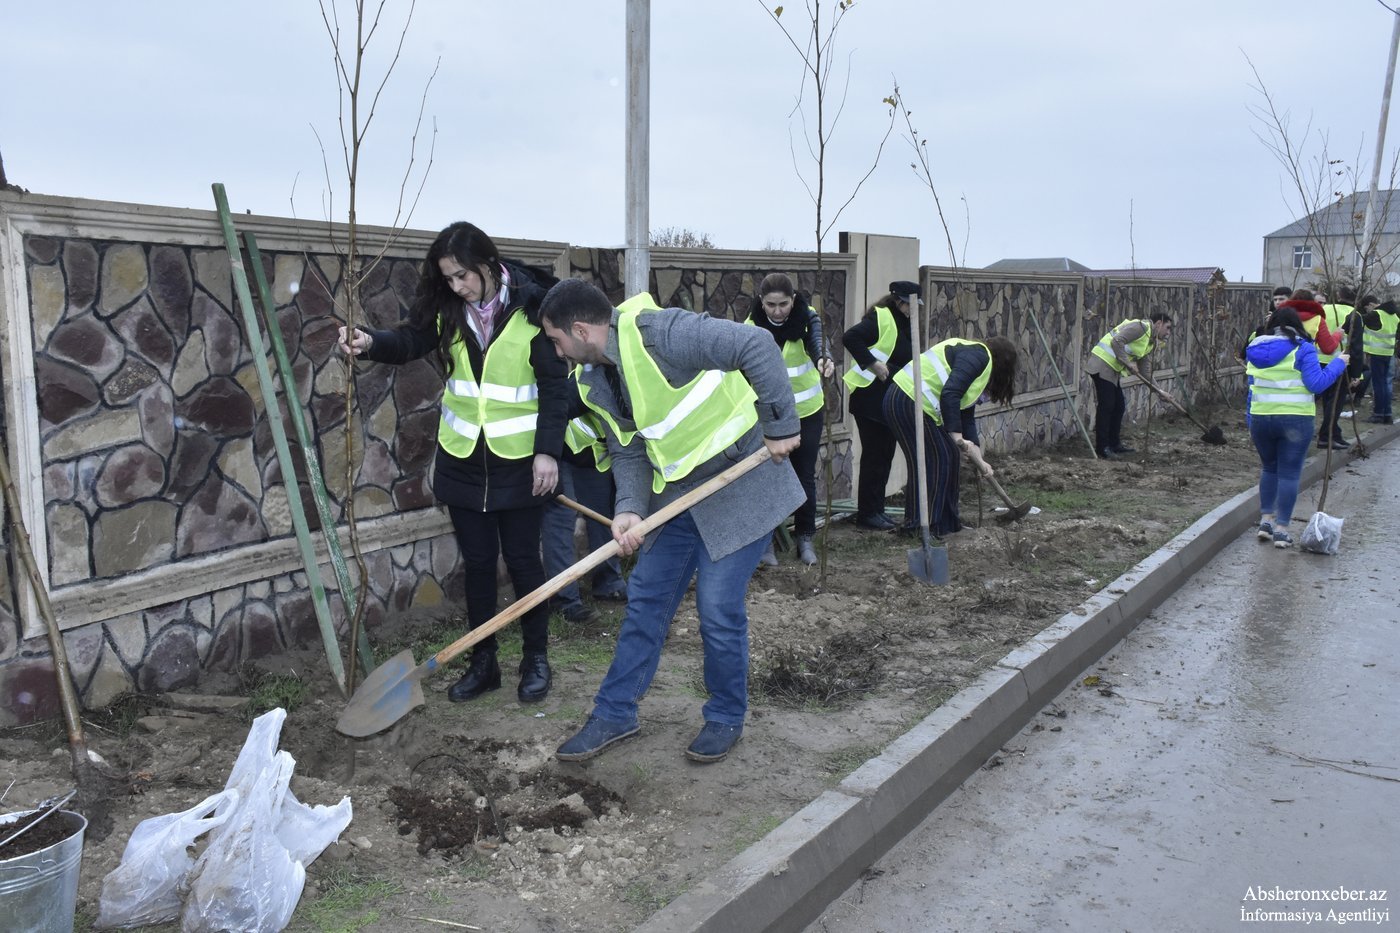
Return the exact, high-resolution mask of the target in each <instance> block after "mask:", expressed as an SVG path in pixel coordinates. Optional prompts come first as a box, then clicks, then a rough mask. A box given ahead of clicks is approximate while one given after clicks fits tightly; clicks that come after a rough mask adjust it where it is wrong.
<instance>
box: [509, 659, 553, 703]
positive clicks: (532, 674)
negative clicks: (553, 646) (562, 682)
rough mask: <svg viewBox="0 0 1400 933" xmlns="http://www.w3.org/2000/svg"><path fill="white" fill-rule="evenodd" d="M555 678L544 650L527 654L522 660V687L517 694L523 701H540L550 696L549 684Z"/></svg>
mask: <svg viewBox="0 0 1400 933" xmlns="http://www.w3.org/2000/svg"><path fill="white" fill-rule="evenodd" d="M553 680H554V676H553V674H552V672H551V671H550V669H549V658H547V657H546V656H545V654H544V652H540V653H539V654H527V655H525V657H524V658H523V659H521V661H520V687H519V689H517V690H516V691H515V695H516V697H517V698H519V700H520V702H521V703H538V702H539V701H540V700H543V699H544V698H545V697H547V696H549V685H550V683H552V682H553Z"/></svg>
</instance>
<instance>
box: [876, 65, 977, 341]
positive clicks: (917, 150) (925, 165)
mask: <svg viewBox="0 0 1400 933" xmlns="http://www.w3.org/2000/svg"><path fill="white" fill-rule="evenodd" d="M885 103H886V104H888V105H889V106H890V108H891V109H892V110H893V111H895V112H896V113H897V114H898V116H899V117H900V118H901V119H902V120H903V121H904V131H905V134H906V135H905V137H904V141H905V142H907V143H908V144H909V147H910V148H911V149H912V150H913V151H914V161H913V162H910V163H909V169H910V171H912V172H913V173H914V177H915V178H916V179H918V181H919V184H920V185H922V186H923V187H924V188H926V189H928V193H929V195H930V196H931V197H932V198H933V209H934V213H935V214H936V215H937V217H938V226H939V227H940V229H942V231H943V241H944V243H946V244H947V247H948V267H949V268H950V269H952V270H953V300H952V309H953V315H954V316H955V317H956V318H957V319H958V332H959V334H962V335H963V336H966V333H965V328H966V326H967V321H966V320H965V318H964V317H963V307H964V303H965V302H966V301H968V300H969V299H972V300H975V295H974V291H975V290H974V288H973V285H972V283H970V282H968V281H967V279H966V277H965V276H964V274H963V270H964V269H965V268H966V267H967V263H966V259H967V243H968V239H969V238H970V237H971V235H972V224H971V215H970V213H969V211H968V205H967V198H965V197H964V198H962V203H963V221H964V223H963V243H962V253H961V255H959V253H958V251H957V249H956V248H955V247H954V246H953V231H952V228H951V226H950V225H949V223H948V217H947V215H946V214H944V212H943V200H942V198H940V197H939V196H938V186H937V185H936V184H935V183H934V181H933V168H932V166H931V165H930V163H929V154H928V139H927V137H925V136H922V135H921V134H920V133H919V130H918V128H917V127H915V126H914V112H913V111H912V110H910V109H909V107H908V104H907V103H906V102H905V100H904V95H903V94H901V93H900V90H899V80H898V79H897V78H896V79H895V82H894V91H893V92H892V93H891V94H890V96H889V97H887V98H885ZM964 296H966V297H964ZM930 304H931V303H930ZM931 311H932V309H931V307H929V306H925V307H924V308H923V309H921V310H920V313H921V314H922V315H924V319H923V321H921V323H922V324H924V326H923V327H922V328H920V332H921V333H923V334H924V335H925V336H926V337H927V336H929V333H930V332H929V329H928V324H929V320H928V315H929V314H930V313H931ZM914 352H915V353H918V352H920V348H916V349H915V350H914Z"/></svg>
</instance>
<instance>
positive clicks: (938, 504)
mask: <svg viewBox="0 0 1400 933" xmlns="http://www.w3.org/2000/svg"><path fill="white" fill-rule="evenodd" d="M1017 359H1018V356H1017V353H1016V347H1015V345H1014V344H1013V343H1012V342H1011V341H1010V340H1007V339H1006V338H1005V337H989V338H987V339H986V340H985V341H983V340H963V339H960V338H953V339H951V340H944V341H942V342H941V343H936V344H934V345H933V346H931V347H929V348H928V349H927V350H925V351H924V352H923V353H922V354H921V356H920V362H919V375H920V377H921V378H922V380H923V385H922V386H921V387H917V388H916V387H915V385H914V364H913V362H912V361H911V362H909V363H907V364H905V365H904V366H903V367H902V368H901V369H900V370H899V372H897V373H896V374H895V377H894V388H892V389H890V391H889V392H887V393H885V401H884V410H885V420H886V421H887V422H889V424H890V425H891V426H893V428H894V431H895V435H896V437H898V438H899V446H900V448H901V449H902V450H903V451H904V464H905V466H906V467H907V468H908V470H909V476H910V477H914V476H916V475H917V474H915V472H914V470H915V466H914V462H915V460H914V457H915V451H916V450H917V449H918V448H917V447H916V446H915V444H916V438H915V436H914V432H915V431H918V430H922V431H923V432H924V470H925V471H926V472H927V474H928V496H929V515H928V524H929V531H930V532H931V533H932V534H933V535H935V536H936V537H939V538H942V537H946V536H947V535H950V534H954V533H955V532H958V531H961V530H962V528H963V523H962V521H961V518H960V517H959V510H958V494H959V477H960V475H961V471H960V469H959V467H960V466H961V456H962V455H966V456H967V458H968V459H969V460H971V461H972V463H973V465H974V466H976V467H977V469H978V470H980V471H981V472H982V474H983V475H984V476H991V475H992V467H991V465H990V464H988V463H987V461H986V460H985V459H983V457H982V444H981V439H980V438H979V437H978V433H977V408H976V406H977V401H978V400H979V399H981V398H983V397H984V396H985V397H986V398H988V399H990V400H991V401H992V402H994V403H997V404H1002V405H1009V404H1011V400H1012V398H1013V397H1014V396H1015V394H1016V364H1017ZM916 397H917V398H918V399H919V401H920V408H921V409H922V414H923V417H922V418H919V419H918V422H917V423H916V421H915V416H914V411H915V409H914V399H915V398H916ZM909 488H910V489H912V490H914V494H913V495H912V496H911V497H910V499H911V501H912V502H913V503H914V505H913V507H912V508H910V509H909V510H908V511H907V512H906V513H905V524H904V526H903V527H902V528H901V529H900V530H901V531H902V532H913V531H917V530H918V528H919V518H918V516H919V512H918V508H919V505H918V501H917V500H918V483H916V482H913V480H912V479H911V481H910V483H909Z"/></svg>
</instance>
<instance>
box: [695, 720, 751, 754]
mask: <svg viewBox="0 0 1400 933" xmlns="http://www.w3.org/2000/svg"><path fill="white" fill-rule="evenodd" d="M743 734H744V727H743V726H726V725H724V724H723V723H718V722H707V723H705V728H703V729H701V730H700V734H699V735H697V736H696V737H695V741H694V742H691V743H690V748H687V749H686V750H685V757H687V758H689V759H690V760H691V761H700V762H704V763H706V764H709V763H710V762H712V761H719V760H721V759H723V758H724V756H725V755H728V754H729V750H730V749H731V748H733V747H734V745H735V744H736V743H737V742H738V741H739V736H741V735H743Z"/></svg>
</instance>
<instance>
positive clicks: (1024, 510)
mask: <svg viewBox="0 0 1400 933" xmlns="http://www.w3.org/2000/svg"><path fill="white" fill-rule="evenodd" d="M987 482H989V483H991V484H992V488H993V489H995V490H996V493H997V495H998V496H1000V497H1001V501H1002V502H1005V503H1006V511H1005V512H998V513H997V515H996V520H997V521H999V522H1001V523H1002V524H1003V525H1009V524H1011V523H1012V522H1019V521H1020V520H1021V519H1023V518H1025V517H1026V516H1027V515H1029V514H1031V504H1030V503H1029V502H1022V503H1021V504H1020V505H1017V504H1016V503H1015V502H1012V501H1011V497H1010V496H1008V495H1007V494H1006V490H1005V489H1002V488H1001V483H998V482H997V479H996V477H995V476H988V477H987Z"/></svg>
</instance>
